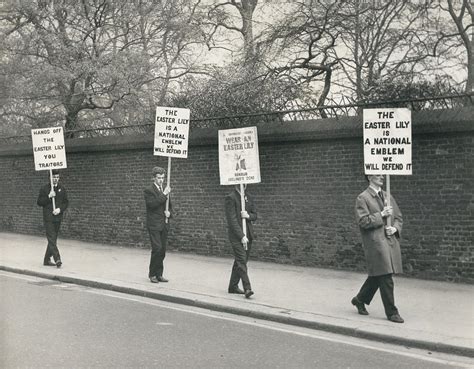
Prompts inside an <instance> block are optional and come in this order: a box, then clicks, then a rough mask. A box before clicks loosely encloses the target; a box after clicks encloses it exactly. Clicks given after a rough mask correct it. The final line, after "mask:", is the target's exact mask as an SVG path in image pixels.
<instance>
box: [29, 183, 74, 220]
mask: <svg viewBox="0 0 474 369" xmlns="http://www.w3.org/2000/svg"><path fill="white" fill-rule="evenodd" d="M50 191H51V184H47V185H44V186H43V187H41V188H40V192H39V195H38V200H37V201H36V203H37V204H38V206H42V207H43V221H45V222H55V223H56V222H61V220H62V219H63V214H64V211H65V210H66V209H67V207H68V206H69V200H68V198H67V191H66V189H65V188H64V186H63V185H62V184H61V183H58V185H57V187H55V188H54V191H55V192H56V197H55V200H54V201H55V205H56V207H57V208H59V209H61V212H60V213H59V214H58V215H53V200H52V199H50V198H49V197H48V195H49V192H50Z"/></svg>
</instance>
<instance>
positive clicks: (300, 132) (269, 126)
mask: <svg viewBox="0 0 474 369" xmlns="http://www.w3.org/2000/svg"><path fill="white" fill-rule="evenodd" d="M412 122H413V131H412V133H413V135H419V134H441V133H442V134H449V133H456V132H473V131H474V106H469V107H464V108H459V109H445V110H429V111H419V112H414V113H413V115H412ZM257 129H258V138H259V142H279V141H281V142H284V141H303V140H328V139H340V138H356V137H362V134H363V129H362V116H356V117H342V118H331V119H319V120H306V121H294V122H284V123H279V122H278V123H262V124H259V125H258V126H257ZM217 132H218V128H196V129H191V132H190V136H189V145H190V146H201V145H217V140H218V133H217ZM66 142H67V143H66V151H67V152H84V151H114V150H137V149H144V148H150V149H151V148H152V147H153V136H151V135H148V136H146V135H127V136H102V137H93V138H77V139H69V140H67V141H66ZM12 155H13V156H16V155H22V156H23V155H32V150H31V143H29V142H25V143H16V144H11V145H3V146H2V147H0V156H12Z"/></svg>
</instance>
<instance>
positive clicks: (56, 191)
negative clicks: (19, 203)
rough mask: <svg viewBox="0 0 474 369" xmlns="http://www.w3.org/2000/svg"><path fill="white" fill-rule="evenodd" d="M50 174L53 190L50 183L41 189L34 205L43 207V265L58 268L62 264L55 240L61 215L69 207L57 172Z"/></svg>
mask: <svg viewBox="0 0 474 369" xmlns="http://www.w3.org/2000/svg"><path fill="white" fill-rule="evenodd" d="M51 174H52V177H53V188H51V184H50V183H48V184H47V185H44V186H43V187H41V189H40V192H39V195H38V200H37V201H36V203H37V204H38V206H41V207H43V223H44V228H45V231H46V238H47V239H48V246H47V247H46V253H45V254H44V259H43V265H50V266H54V265H56V267H58V268H60V267H61V265H62V264H63V263H62V262H61V256H60V255H59V249H58V246H57V240H58V234H59V228H60V226H61V221H62V219H63V214H64V211H65V210H66V209H67V207H68V205H69V201H68V198H67V192H66V189H65V188H64V186H63V185H62V184H61V183H59V172H58V171H57V170H53V171H52V173H51ZM53 199H55V206H56V207H55V208H54V209H53ZM51 256H52V257H53V259H54V263H52V262H51Z"/></svg>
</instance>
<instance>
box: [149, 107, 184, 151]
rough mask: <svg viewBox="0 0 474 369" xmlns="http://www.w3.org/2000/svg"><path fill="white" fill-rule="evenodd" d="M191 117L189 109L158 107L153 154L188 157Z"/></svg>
mask: <svg viewBox="0 0 474 369" xmlns="http://www.w3.org/2000/svg"><path fill="white" fill-rule="evenodd" d="M189 119H190V110H189V109H182V108H169V107H163V106H159V107H157V108H156V117H155V143H154V147H153V154H154V155H159V156H167V157H170V158H187V157H188V138H189Z"/></svg>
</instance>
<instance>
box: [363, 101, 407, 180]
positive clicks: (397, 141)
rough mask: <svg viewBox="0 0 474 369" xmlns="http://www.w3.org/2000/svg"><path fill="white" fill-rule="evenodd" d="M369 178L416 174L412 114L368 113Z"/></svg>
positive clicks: (366, 152) (403, 111) (366, 150)
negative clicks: (373, 176) (412, 158)
mask: <svg viewBox="0 0 474 369" xmlns="http://www.w3.org/2000/svg"><path fill="white" fill-rule="evenodd" d="M363 120H364V169H365V174H367V175H369V174H395V175H397V174H398V175H409V174H412V168H411V166H412V162H411V151H412V150H411V149H412V146H411V111H410V110H409V109H406V108H393V109H364V119H363Z"/></svg>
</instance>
